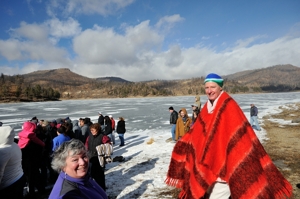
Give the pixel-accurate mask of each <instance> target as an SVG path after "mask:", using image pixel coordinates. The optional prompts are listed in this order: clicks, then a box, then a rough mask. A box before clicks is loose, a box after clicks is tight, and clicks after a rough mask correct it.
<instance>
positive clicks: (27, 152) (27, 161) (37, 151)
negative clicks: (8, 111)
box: [18, 122, 45, 198]
mask: <svg viewBox="0 0 300 199" xmlns="http://www.w3.org/2000/svg"><path fill="white" fill-rule="evenodd" d="M22 127H23V130H22V131H21V132H20V133H19V142H18V145H19V147H20V148H21V151H22V168H23V171H24V174H25V176H26V180H27V183H28V187H29V193H28V197H29V198H35V197H36V193H35V188H37V189H38V192H39V194H43V193H44V191H45V187H44V186H43V184H42V183H41V180H42V178H41V174H40V171H39V163H40V162H41V161H42V151H43V148H44V146H45V143H44V142H43V141H42V140H40V139H39V138H38V137H37V136H36V134H35V132H34V131H35V129H36V124H35V123H32V122H24V124H23V126H22Z"/></svg>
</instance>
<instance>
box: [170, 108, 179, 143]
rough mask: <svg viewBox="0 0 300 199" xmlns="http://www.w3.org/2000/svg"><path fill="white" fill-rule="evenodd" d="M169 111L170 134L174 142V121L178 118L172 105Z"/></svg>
mask: <svg viewBox="0 0 300 199" xmlns="http://www.w3.org/2000/svg"><path fill="white" fill-rule="evenodd" d="M169 112H170V124H171V125H172V128H171V135H172V141H173V142H175V133H176V122H177V119H178V113H177V111H175V110H174V108H173V106H170V107H169Z"/></svg>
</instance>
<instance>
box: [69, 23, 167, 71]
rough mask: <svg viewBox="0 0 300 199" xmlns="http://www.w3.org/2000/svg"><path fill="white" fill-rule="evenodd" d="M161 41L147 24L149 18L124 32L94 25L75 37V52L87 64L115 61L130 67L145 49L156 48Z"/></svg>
mask: <svg viewBox="0 0 300 199" xmlns="http://www.w3.org/2000/svg"><path fill="white" fill-rule="evenodd" d="M162 41H163V37H162V36H160V35H158V34H157V33H156V32H155V31H154V30H153V29H151V27H150V26H149V21H144V22H141V23H140V24H138V25H136V26H134V27H131V26H130V27H126V30H125V34H124V35H121V34H118V33H116V32H115V31H114V30H113V29H111V28H109V29H105V28H101V27H99V26H94V28H93V29H87V30H85V31H83V32H82V33H81V34H80V35H78V36H76V37H75V38H74V41H73V43H74V51H75V52H76V53H77V55H78V58H79V60H80V61H83V62H86V63H87V64H98V65H99V64H118V65H122V66H130V65H132V64H134V63H135V62H137V61H138V60H139V59H140V58H139V57H140V56H142V54H143V53H144V52H145V51H146V52H147V51H151V50H152V49H153V48H157V47H158V46H159V45H160V44H161V43H162Z"/></svg>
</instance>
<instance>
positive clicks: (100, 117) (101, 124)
mask: <svg viewBox="0 0 300 199" xmlns="http://www.w3.org/2000/svg"><path fill="white" fill-rule="evenodd" d="M98 115H99V117H98V123H99V124H100V126H104V116H103V115H102V113H101V112H98Z"/></svg>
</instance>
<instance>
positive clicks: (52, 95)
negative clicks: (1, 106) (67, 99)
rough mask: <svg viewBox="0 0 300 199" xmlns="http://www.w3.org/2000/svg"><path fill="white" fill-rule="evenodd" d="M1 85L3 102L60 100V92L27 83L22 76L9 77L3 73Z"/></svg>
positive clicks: (0, 96) (0, 97) (0, 98)
mask: <svg viewBox="0 0 300 199" xmlns="http://www.w3.org/2000/svg"><path fill="white" fill-rule="evenodd" d="M0 85H1V86H0V100H1V101H35V100H37V101H41V100H57V99H59V98H60V92H59V91H57V90H54V89H53V88H52V87H48V86H47V87H46V86H41V85H39V84H36V85H31V84H29V83H26V82H25V81H24V77H23V76H20V75H14V76H8V75H4V74H3V73H1V76H0Z"/></svg>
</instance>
